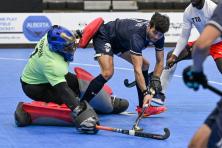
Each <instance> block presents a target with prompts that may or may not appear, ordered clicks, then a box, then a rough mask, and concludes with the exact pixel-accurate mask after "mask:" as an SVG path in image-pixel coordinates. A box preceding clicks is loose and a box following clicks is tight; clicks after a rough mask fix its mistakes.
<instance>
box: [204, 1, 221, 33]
mask: <svg viewBox="0 0 222 148" xmlns="http://www.w3.org/2000/svg"><path fill="white" fill-rule="evenodd" d="M221 12H222V2H221V3H220V4H218V6H217V8H216V9H215V11H214V13H213V15H212V17H211V19H210V21H209V22H208V23H207V24H210V25H213V26H215V27H217V29H218V30H220V31H221V32H222V15H221Z"/></svg>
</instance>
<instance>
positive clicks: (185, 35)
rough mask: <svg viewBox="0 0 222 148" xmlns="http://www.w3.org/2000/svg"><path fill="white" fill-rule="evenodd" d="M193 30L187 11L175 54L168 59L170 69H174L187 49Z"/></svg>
mask: <svg viewBox="0 0 222 148" xmlns="http://www.w3.org/2000/svg"><path fill="white" fill-rule="evenodd" d="M191 29H192V23H191V22H190V21H189V19H188V14H187V13H186V11H185V12H184V15H183V27H182V31H181V34H180V37H179V39H178V41H177V44H176V47H175V49H174V50H173V53H172V54H171V55H170V57H169V58H168V59H167V66H168V67H172V66H173V65H174V62H175V61H176V60H177V58H178V57H179V55H180V53H181V52H182V51H183V50H184V49H185V48H186V45H187V42H188V39H189V37H190V32H191Z"/></svg>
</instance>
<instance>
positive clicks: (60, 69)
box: [43, 63, 68, 86]
mask: <svg viewBox="0 0 222 148" xmlns="http://www.w3.org/2000/svg"><path fill="white" fill-rule="evenodd" d="M59 64H60V63H58V65H56V64H51V63H49V64H45V66H44V69H43V70H44V75H45V77H46V78H47V80H48V81H49V83H50V84H51V85H52V86H55V85H56V84H59V83H61V82H66V79H65V75H66V74H67V73H68V68H67V67H66V66H59Z"/></svg>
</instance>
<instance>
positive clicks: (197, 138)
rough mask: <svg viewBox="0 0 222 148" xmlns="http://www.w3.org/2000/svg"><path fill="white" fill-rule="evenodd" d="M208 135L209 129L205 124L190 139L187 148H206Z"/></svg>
mask: <svg viewBox="0 0 222 148" xmlns="http://www.w3.org/2000/svg"><path fill="white" fill-rule="evenodd" d="M210 133H211V129H210V128H209V127H208V126H207V125H206V124H203V125H202V126H201V127H200V128H199V129H198V130H197V132H196V133H195V135H194V136H193V138H192V139H191V141H190V143H189V148H207V143H208V139H209V136H210Z"/></svg>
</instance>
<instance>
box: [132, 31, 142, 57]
mask: <svg viewBox="0 0 222 148" xmlns="http://www.w3.org/2000/svg"><path fill="white" fill-rule="evenodd" d="M144 48H145V43H144V39H143V38H142V37H141V36H140V35H138V34H134V35H132V38H131V40H130V53H131V54H135V55H142V50H143V49H144Z"/></svg>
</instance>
